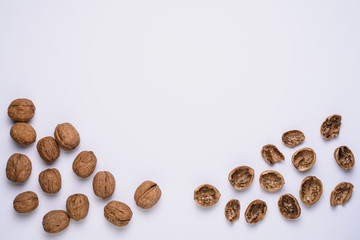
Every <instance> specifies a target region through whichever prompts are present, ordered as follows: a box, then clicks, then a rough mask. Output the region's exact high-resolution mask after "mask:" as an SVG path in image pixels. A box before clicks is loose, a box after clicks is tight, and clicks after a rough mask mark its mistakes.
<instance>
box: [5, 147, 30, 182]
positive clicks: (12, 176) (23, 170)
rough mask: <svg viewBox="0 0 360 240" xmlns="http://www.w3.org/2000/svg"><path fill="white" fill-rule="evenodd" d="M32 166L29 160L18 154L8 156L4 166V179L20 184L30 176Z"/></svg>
mask: <svg viewBox="0 0 360 240" xmlns="http://www.w3.org/2000/svg"><path fill="white" fill-rule="evenodd" d="M31 170H32V165H31V161H30V159H29V158H28V157H27V156H26V155H24V154H20V153H15V154H13V155H11V156H10V158H9V160H8V161H7V164H6V177H7V178H8V179H9V180H10V181H13V182H18V183H22V182H25V181H26V180H28V178H29V177H30V175H31Z"/></svg>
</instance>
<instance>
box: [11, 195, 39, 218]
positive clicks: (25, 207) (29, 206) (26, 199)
mask: <svg viewBox="0 0 360 240" xmlns="http://www.w3.org/2000/svg"><path fill="white" fill-rule="evenodd" d="M13 206H14V209H15V211H16V212H18V213H29V212H32V211H34V210H35V209H36V208H37V207H38V206H39V198H38V196H37V195H36V193H34V192H32V191H27V192H23V193H20V194H19V195H17V196H16V197H15V199H14V201H13Z"/></svg>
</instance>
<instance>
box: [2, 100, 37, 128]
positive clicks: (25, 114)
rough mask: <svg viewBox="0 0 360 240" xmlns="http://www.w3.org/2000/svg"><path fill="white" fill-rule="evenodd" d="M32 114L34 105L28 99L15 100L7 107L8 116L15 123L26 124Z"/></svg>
mask: <svg viewBox="0 0 360 240" xmlns="http://www.w3.org/2000/svg"><path fill="white" fill-rule="evenodd" d="M34 114H35V105H34V103H33V102H32V101H31V100H30V99H26V98H18V99H15V100H14V101H12V102H11V103H10V105H9V107H8V115H9V117H10V118H11V119H12V120H13V121H15V122H28V121H29V120H30V119H32V118H33V116H34Z"/></svg>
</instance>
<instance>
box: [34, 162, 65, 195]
mask: <svg viewBox="0 0 360 240" xmlns="http://www.w3.org/2000/svg"><path fill="white" fill-rule="evenodd" d="M39 184H40V187H41V189H42V190H43V191H44V192H46V193H57V192H59V191H60V189H61V175H60V172H59V170H57V169H56V168H48V169H45V170H44V171H42V172H41V173H40V174H39Z"/></svg>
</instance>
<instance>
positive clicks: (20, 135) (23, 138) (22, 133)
mask: <svg viewBox="0 0 360 240" xmlns="http://www.w3.org/2000/svg"><path fill="white" fill-rule="evenodd" d="M10 136H11V138H12V139H13V140H14V141H15V142H17V143H18V144H20V145H23V146H27V145H30V144H32V143H34V142H35V140H36V131H35V129H34V128H33V127H32V126H31V125H29V124H27V123H22V122H17V123H15V124H14V126H12V128H11V129H10Z"/></svg>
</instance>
